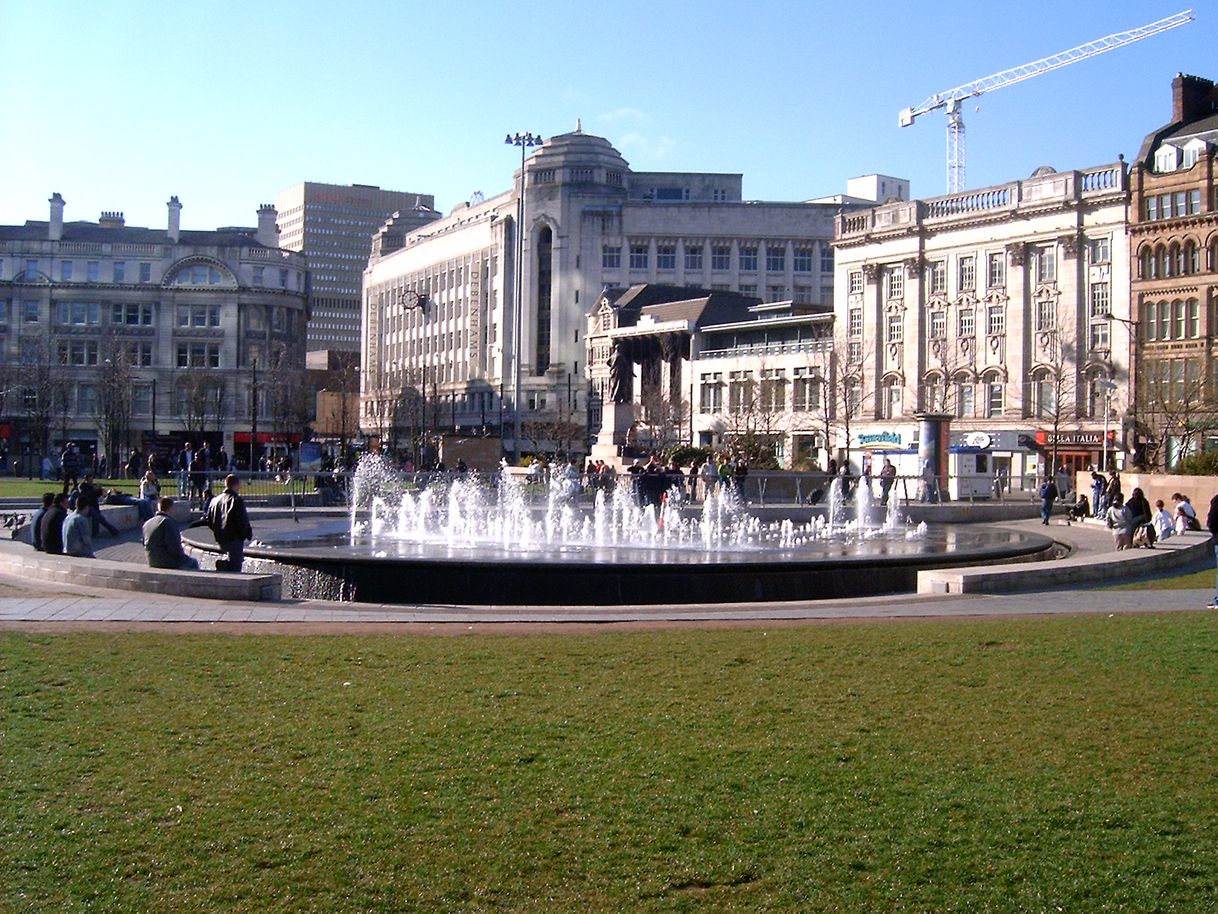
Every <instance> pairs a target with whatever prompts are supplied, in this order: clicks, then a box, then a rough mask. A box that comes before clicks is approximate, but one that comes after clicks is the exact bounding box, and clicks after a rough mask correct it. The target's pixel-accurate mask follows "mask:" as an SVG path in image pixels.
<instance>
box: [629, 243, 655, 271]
mask: <svg viewBox="0 0 1218 914" xmlns="http://www.w3.org/2000/svg"><path fill="white" fill-rule="evenodd" d="M649 254H650V252H649V250H648V248H647V245H645V244H632V245H630V269H632V270H646V269H647V263H648V261H649V260H650V256H649Z"/></svg>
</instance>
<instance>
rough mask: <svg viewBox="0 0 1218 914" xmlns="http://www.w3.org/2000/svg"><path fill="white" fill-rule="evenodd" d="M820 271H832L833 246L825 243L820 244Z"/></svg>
mask: <svg viewBox="0 0 1218 914" xmlns="http://www.w3.org/2000/svg"><path fill="white" fill-rule="evenodd" d="M820 271H821V272H822V273H832V272H833V248H831V247H829V245H827V244H822V245H821V246H820Z"/></svg>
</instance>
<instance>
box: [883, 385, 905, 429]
mask: <svg viewBox="0 0 1218 914" xmlns="http://www.w3.org/2000/svg"><path fill="white" fill-rule="evenodd" d="M902 390H903V386H902V384H901V379H900V378H898V377H895V376H890V377H887V378H885V379H884V383H883V384H882V385H881V388H880V395H881V396H880V409H881V411H882V412H883V417H884V418H885V419H895V418H897V417H898V416H900V415H901V413H902V402H901V401H902Z"/></svg>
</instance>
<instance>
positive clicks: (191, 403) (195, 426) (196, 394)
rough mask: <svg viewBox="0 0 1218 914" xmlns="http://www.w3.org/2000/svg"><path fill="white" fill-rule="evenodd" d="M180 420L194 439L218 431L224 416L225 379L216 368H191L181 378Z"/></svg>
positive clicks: (182, 372) (180, 375)
mask: <svg viewBox="0 0 1218 914" xmlns="http://www.w3.org/2000/svg"><path fill="white" fill-rule="evenodd" d="M177 389H178V398H177V407H178V418H179V420H180V421H181V423H182V428H183V430H184V431H186V432H187V433H188V434H189V435H191V436H199V435H203V434H204V433H205V432H208V431H215V430H216V428H217V427H218V425H219V424H220V422H221V421H222V420H223V417H224V399H225V397H224V393H225V385H224V379H223V378H221V377H220V376H218V375H217V374H216V372H215V370H214V369H208V368H187V369H184V370H183V371H180V372H178V377H177Z"/></svg>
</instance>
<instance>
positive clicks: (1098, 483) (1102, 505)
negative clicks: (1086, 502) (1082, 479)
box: [1091, 470, 1108, 517]
mask: <svg viewBox="0 0 1218 914" xmlns="http://www.w3.org/2000/svg"><path fill="white" fill-rule="evenodd" d="M1107 488H1108V480H1106V479H1105V478H1104V474H1103V473H1097V472H1096V471H1095V470H1092V471H1091V506H1092V507H1093V508H1095V516H1096V517H1103V516H1104V512H1105V511H1107V510H1108V504H1107V501H1106V499H1105V498H1104V491H1105V489H1107Z"/></svg>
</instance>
